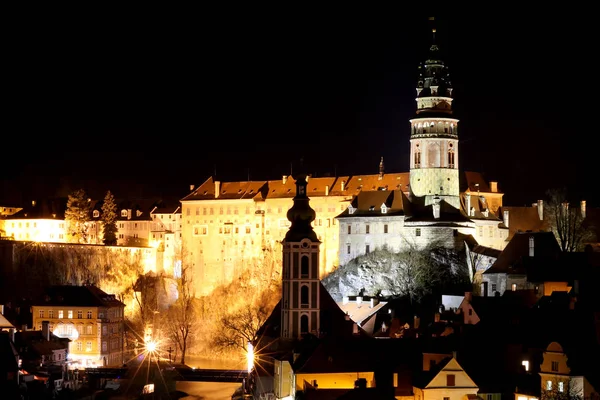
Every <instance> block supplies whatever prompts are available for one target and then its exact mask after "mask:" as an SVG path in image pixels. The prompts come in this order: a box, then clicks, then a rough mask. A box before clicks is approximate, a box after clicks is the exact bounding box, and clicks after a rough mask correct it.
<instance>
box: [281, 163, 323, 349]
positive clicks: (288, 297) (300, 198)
mask: <svg viewBox="0 0 600 400" xmlns="http://www.w3.org/2000/svg"><path fill="white" fill-rule="evenodd" d="M306 186H307V182H306V177H305V176H304V175H301V176H299V177H298V178H297V180H296V196H295V197H294V204H293V206H292V208H290V209H289V210H288V212H287V218H288V220H289V221H290V222H291V226H290V229H289V230H288V232H287V234H286V235H285V238H284V239H283V241H282V245H283V271H282V272H283V273H282V307H281V322H282V323H281V338H282V339H297V338H300V337H301V335H302V334H303V333H314V334H318V332H319V331H320V326H319V323H320V322H319V321H320V310H319V302H320V298H319V286H320V281H319V245H320V244H321V242H320V241H319V239H318V238H317V234H316V233H315V231H314V230H313V228H312V226H311V222H312V221H314V219H315V210H313V209H312V208H311V207H310V205H309V204H308V203H309V198H308V196H307V195H306Z"/></svg>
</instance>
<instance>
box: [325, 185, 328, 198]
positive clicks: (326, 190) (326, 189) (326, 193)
mask: <svg viewBox="0 0 600 400" xmlns="http://www.w3.org/2000/svg"><path fill="white" fill-rule="evenodd" d="M325 196H329V185H325Z"/></svg>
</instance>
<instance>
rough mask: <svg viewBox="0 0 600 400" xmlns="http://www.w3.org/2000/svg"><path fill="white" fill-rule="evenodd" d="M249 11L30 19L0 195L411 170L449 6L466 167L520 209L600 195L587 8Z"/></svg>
mask: <svg viewBox="0 0 600 400" xmlns="http://www.w3.org/2000/svg"><path fill="white" fill-rule="evenodd" d="M488 7H489V6H488ZM238 11H239V12H238V13H234V12H230V11H227V12H226V11H225V10H223V11H222V12H217V11H215V10H205V11H204V12H202V11H197V12H194V13H193V14H192V15H186V13H185V12H184V10H182V11H181V14H180V15H177V16H174V15H173V14H172V13H169V14H168V15H163V16H161V15H160V13H157V14H159V15H154V16H153V17H152V18H145V16H141V15H139V16H137V17H136V18H133V17H132V15H130V14H128V15H127V17H125V16H122V17H119V16H115V15H112V16H111V17H110V18H106V19H104V18H91V17H90V18H74V19H67V20H66V21H62V20H61V21H54V22H53V23H48V22H46V23H44V24H37V21H30V23H29V24H19V26H18V29H15V30H13V31H12V33H11V37H10V40H9V42H10V44H9V48H8V49H7V51H6V53H5V57H4V58H5V62H4V64H5V67H7V69H6V71H7V73H5V74H4V85H3V86H4V93H3V94H4V96H3V97H4V98H5V100H6V103H5V109H4V115H5V118H4V122H5V124H4V130H3V131H4V133H3V135H2V136H3V150H4V151H3V154H4V156H3V157H4V162H3V167H2V169H1V171H0V179H1V180H2V186H1V187H0V189H2V191H3V193H2V194H3V196H0V197H2V198H4V199H11V200H13V201H21V200H23V201H29V200H30V199H31V198H37V197H40V196H45V195H66V194H67V193H69V192H70V191H71V190H74V189H76V188H79V187H84V188H85V189H86V190H88V192H89V193H90V194H91V195H92V196H94V197H101V196H103V195H104V193H105V191H106V190H108V189H110V190H111V191H113V192H114V193H115V195H116V196H118V197H124V196H154V195H156V196H174V197H183V196H184V195H185V194H187V189H188V187H189V185H190V184H196V185H198V184H200V183H202V182H203V181H204V180H205V179H207V178H208V177H209V176H210V175H211V174H214V172H215V171H216V174H217V175H216V176H217V177H218V178H220V179H222V180H245V179H247V178H248V176H250V179H271V178H276V177H279V176H280V175H283V174H289V173H290V169H291V170H292V171H294V169H296V170H297V169H298V168H299V166H300V160H301V159H302V160H303V166H304V167H305V169H306V170H307V171H308V172H311V173H313V174H314V175H316V176H323V175H325V174H335V173H337V174H366V173H376V172H377V170H378V163H379V159H380V157H382V156H383V157H384V160H385V165H386V171H388V172H402V171H408V144H409V122H408V120H409V118H411V117H412V116H413V115H414V110H415V101H414V97H415V89H414V88H415V83H416V71H417V66H418V63H419V61H421V60H422V59H423V57H424V55H425V54H426V52H427V49H428V47H429V45H430V44H431V40H432V37H431V33H430V28H431V26H430V23H429V21H428V19H427V17H428V16H430V15H436V28H437V34H436V42H437V43H438V44H439V46H440V48H441V50H442V53H443V54H445V59H446V63H447V65H449V68H450V71H451V76H452V82H453V85H454V88H455V91H454V94H455V96H454V97H455V101H454V106H455V115H456V117H457V118H459V119H460V123H459V139H460V158H459V162H460V168H461V169H462V170H472V171H480V172H483V173H484V174H485V176H486V177H487V178H488V180H496V181H498V182H499V186H500V190H501V191H503V192H504V193H505V196H504V203H505V204H507V205H524V204H530V203H532V202H535V201H536V200H537V199H538V198H543V197H544V192H545V191H546V190H547V189H549V188H553V187H557V188H558V187H566V188H567V189H568V192H569V196H570V197H571V198H572V199H573V200H574V201H577V200H579V199H582V198H585V199H586V200H587V201H588V204H589V205H590V206H600V204H598V201H597V196H595V192H596V187H595V186H596V184H597V181H598V177H597V176H598V173H597V170H598V168H597V166H596V159H597V158H598V150H596V148H594V145H595V141H596V140H595V135H596V134H597V133H596V131H597V128H596V126H597V123H596V122H595V115H596V114H597V112H596V106H595V102H594V101H593V100H594V96H595V94H596V92H598V88H597V86H598V84H597V72H596V70H597V69H596V68H595V67H594V65H593V63H592V62H591V60H592V59H594V58H595V52H596V46H595V44H593V43H592V42H593V40H594V37H595V35H594V34H593V33H592V29H593V26H594V25H593V21H591V20H589V21H588V18H587V17H586V15H588V14H586V13H585V10H574V11H573V12H570V11H569V10H564V9H556V10H546V11H544V12H539V11H536V12H528V11H526V10H523V9H519V10H515V9H494V8H489V9H482V10H477V9H470V10H468V12H465V11H464V10H459V11H456V12H449V11H448V10H445V11H443V12H441V11H440V10H427V11H426V12H418V13H416V12H409V11H407V10H402V9H399V8H393V9H392V8H390V9H385V8H383V7H382V8H378V9H375V8H374V9H370V10H366V9H339V10H301V9H299V10H293V9H291V8H290V9H289V10H282V9H279V10H273V9H271V10H267V9H264V10H258V9H252V10H247V11H246V10H243V11H242V10H238ZM263 11H264V12H263ZM436 11H437V12H436ZM116 15H119V14H118V13H116ZM73 21H77V22H73Z"/></svg>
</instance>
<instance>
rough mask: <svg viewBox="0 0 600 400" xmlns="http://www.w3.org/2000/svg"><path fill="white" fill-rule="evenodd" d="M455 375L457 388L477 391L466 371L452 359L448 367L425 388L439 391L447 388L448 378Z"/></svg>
mask: <svg viewBox="0 0 600 400" xmlns="http://www.w3.org/2000/svg"><path fill="white" fill-rule="evenodd" d="M448 375H454V386H453V387H456V388H474V389H477V388H478V387H477V385H476V384H475V382H473V380H472V379H471V377H470V376H469V375H467V373H466V372H465V370H464V369H463V368H462V367H461V366H460V364H459V363H458V361H456V359H455V358H451V359H450V360H449V361H448V362H447V363H446V365H444V367H443V368H442V369H441V370H440V372H438V373H437V374H436V375H435V376H434V377H433V379H432V380H431V381H430V382H429V383H428V384H427V386H425V389H437V388H446V387H448V386H447V382H448V381H447V376H448Z"/></svg>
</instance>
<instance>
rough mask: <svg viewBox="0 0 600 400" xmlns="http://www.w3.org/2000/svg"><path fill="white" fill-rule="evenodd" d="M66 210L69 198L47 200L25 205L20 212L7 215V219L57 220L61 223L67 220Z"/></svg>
mask: <svg viewBox="0 0 600 400" xmlns="http://www.w3.org/2000/svg"><path fill="white" fill-rule="evenodd" d="M66 209H67V198H63V197H57V198H47V199H43V200H40V201H35V202H31V203H29V204H27V205H25V206H24V207H23V209H22V210H20V211H19V212H16V213H14V214H12V215H7V216H6V217H5V219H7V220H14V219H55V220H59V221H60V220H64V219H65V210H66Z"/></svg>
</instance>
